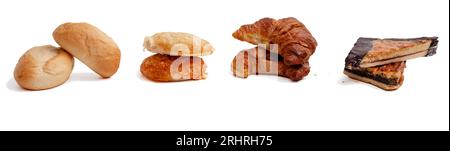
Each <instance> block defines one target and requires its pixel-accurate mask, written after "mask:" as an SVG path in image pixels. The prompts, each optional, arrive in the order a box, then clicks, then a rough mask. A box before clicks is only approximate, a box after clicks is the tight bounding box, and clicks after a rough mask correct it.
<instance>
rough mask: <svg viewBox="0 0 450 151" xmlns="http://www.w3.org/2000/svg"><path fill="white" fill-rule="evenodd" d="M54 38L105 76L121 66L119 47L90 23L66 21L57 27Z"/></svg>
mask: <svg viewBox="0 0 450 151" xmlns="http://www.w3.org/2000/svg"><path fill="white" fill-rule="evenodd" d="M53 38H54V39H55V41H56V42H57V43H58V44H59V45H60V46H61V47H62V48H64V49H65V50H66V51H67V52H69V53H70V54H72V55H73V56H74V57H76V58H77V59H79V60H80V61H81V62H83V63H84V64H86V65H87V66H88V67H89V68H91V69H92V70H94V71H95V72H96V73H97V74H99V75H100V76H102V77H103V78H108V77H111V76H112V75H113V74H114V73H116V72H117V69H118V68H119V64H120V50H119V47H118V46H117V45H116V43H115V42H114V41H113V40H112V39H111V38H110V37H109V36H107V35H106V34H105V33H103V32H102V31H101V30H100V29H98V28H97V27H95V26H92V25H90V24H88V23H65V24H62V25H60V26H59V27H58V28H56V29H55V31H54V32H53Z"/></svg>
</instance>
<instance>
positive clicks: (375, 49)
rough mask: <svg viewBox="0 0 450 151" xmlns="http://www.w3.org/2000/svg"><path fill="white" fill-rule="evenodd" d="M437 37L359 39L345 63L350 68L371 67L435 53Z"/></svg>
mask: <svg viewBox="0 0 450 151" xmlns="http://www.w3.org/2000/svg"><path fill="white" fill-rule="evenodd" d="M437 44H438V38H437V37H422V38H410V39H395V38H392V39H378V38H359V39H358V41H357V42H356V43H355V45H354V47H353V48H352V50H351V51H350V53H349V54H348V56H347V58H346V59H345V61H346V62H347V63H349V64H351V67H362V68H367V67H373V66H379V65H384V64H389V63H394V62H401V61H406V60H408V59H413V58H418V57H424V56H432V55H434V54H435V53H436V49H437Z"/></svg>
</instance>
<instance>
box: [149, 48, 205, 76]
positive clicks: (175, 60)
mask: <svg viewBox="0 0 450 151" xmlns="http://www.w3.org/2000/svg"><path fill="white" fill-rule="evenodd" d="M141 73H142V74H143V75H144V76H145V77H146V78H148V79H150V80H152V81H159V82H174V81H185V80H201V79H206V77H207V74H206V64H205V62H204V61H203V59H202V58H200V57H180V56H169V55H163V54H155V55H152V56H150V57H148V58H146V59H145V60H144V61H143V62H142V64H141Z"/></svg>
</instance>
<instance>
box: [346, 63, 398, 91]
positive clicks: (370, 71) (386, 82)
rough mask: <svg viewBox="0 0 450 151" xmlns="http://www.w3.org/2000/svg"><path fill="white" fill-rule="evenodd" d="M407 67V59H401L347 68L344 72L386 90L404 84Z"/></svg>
mask: <svg viewBox="0 0 450 151" xmlns="http://www.w3.org/2000/svg"><path fill="white" fill-rule="evenodd" d="M405 68H406V61H401V62H394V63H390V64H386V65H381V66H375V67H368V68H352V69H350V68H345V70H344V74H345V75H347V76H348V77H350V78H352V79H356V80H359V81H362V82H366V83H370V84H372V85H375V86H377V87H379V88H382V89H384V90H396V89H398V88H400V86H401V85H402V84H403V79H404V76H403V71H404V69H405Z"/></svg>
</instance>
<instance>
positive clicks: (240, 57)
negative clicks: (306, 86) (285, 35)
mask: <svg viewBox="0 0 450 151" xmlns="http://www.w3.org/2000/svg"><path fill="white" fill-rule="evenodd" d="M231 69H232V72H233V75H234V76H237V77H241V78H247V77H248V76H249V75H255V74H267V75H279V76H283V77H287V78H289V79H291V80H293V81H298V80H301V79H303V77H305V76H306V75H308V73H309V71H310V67H309V63H308V62H305V63H304V64H301V65H292V66H288V65H285V64H284V63H283V61H282V60H279V59H278V55H277V54H275V55H273V53H271V52H269V51H266V50H265V49H262V48H259V47H256V48H252V49H248V50H242V51H240V52H239V53H238V54H237V55H236V56H235V57H234V59H233V61H232V63H231Z"/></svg>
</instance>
